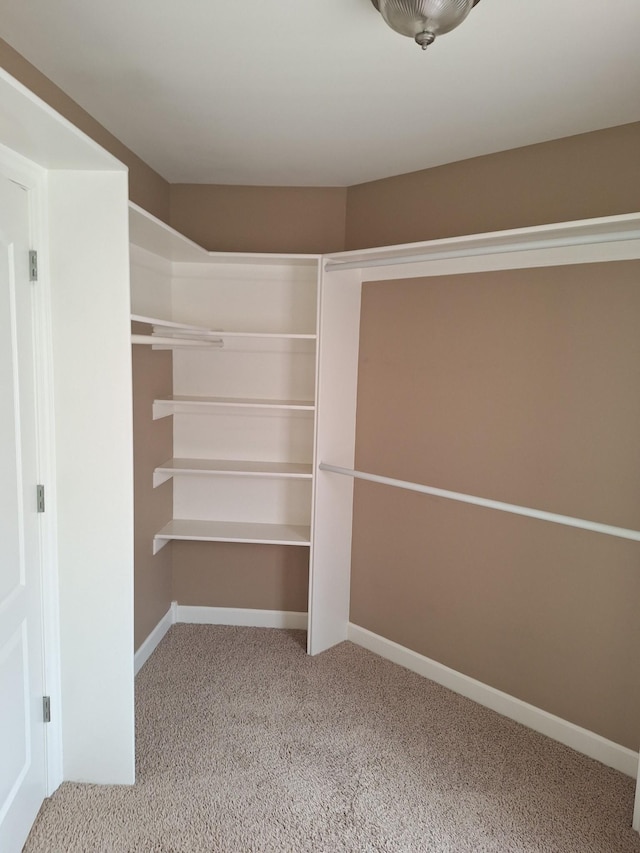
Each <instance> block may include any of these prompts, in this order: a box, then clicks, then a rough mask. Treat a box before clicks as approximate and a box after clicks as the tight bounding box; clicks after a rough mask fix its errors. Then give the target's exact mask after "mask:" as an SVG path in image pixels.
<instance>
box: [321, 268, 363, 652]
mask: <svg viewBox="0 0 640 853" xmlns="http://www.w3.org/2000/svg"><path fill="white" fill-rule="evenodd" d="M361 291H362V284H361V279H360V275H359V272H358V271H346V272H340V273H332V274H331V275H325V274H323V275H322V282H321V290H320V312H319V313H320V331H319V350H318V395H317V401H316V402H317V419H316V450H315V458H316V460H317V462H319V461H320V460H323V459H341V460H342V463H340V464H343V465H347V464H348V465H351V466H352V467H353V463H354V458H355V434H356V399H357V384H358V348H359V338H360V297H361ZM349 480H350V478H348V477H335V476H333V477H332V476H331V475H330V474H327V473H326V472H323V471H317V470H316V479H315V494H314V507H313V520H312V530H313V536H312V544H311V563H310V565H311V569H310V577H309V602H310V607H309V630H308V638H307V648H308V651H309V653H310V654H318V653H319V652H322V651H325V649H328V648H330V647H331V646H334V645H336V644H337V643H340V642H342V641H343V640H346V639H347V628H348V623H349V595H350V580H351V526H352V518H353V481H351V482H349ZM345 481H347V482H345Z"/></svg>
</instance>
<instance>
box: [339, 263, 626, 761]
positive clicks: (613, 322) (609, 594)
mask: <svg viewBox="0 0 640 853" xmlns="http://www.w3.org/2000/svg"><path fill="white" fill-rule="evenodd" d="M639 280H640V262H624V263H610V264H592V265H584V266H571V267H560V268H555V269H553V268H550V269H536V270H519V271H501V272H494V273H481V274H476V275H464V276H452V277H443V278H433V279H418V280H409V281H406V282H394V283H393V285H389V284H387V283H368V284H365V285H364V287H363V302H362V315H361V348H360V365H359V386H358V412H357V440H356V448H357V450H356V467H357V468H359V469H361V470H365V471H371V472H374V473H379V474H384V475H387V476H391V477H396V478H400V479H408V480H412V481H415V482H420V483H426V484H429V485H434V486H440V487H442V488H445V489H451V490H454V491H461V492H466V493H470V494H476V495H480V496H483V497H492V498H496V499H499V500H504V501H508V502H512V503H518V504H523V505H525V506H532V507H536V508H540V509H546V510H551V511H554V512H559V513H565V514H569V515H575V516H579V517H584V518H590V519H593V520H596V521H604V522H608V523H611V524H617V525H621V526H625V527H632V528H635V529H639V526H640V479H638V476H637V472H638V470H640V444H639V443H638V440H637V437H638V434H640V394H639V393H638V387H639V385H638V379H639V374H638V370H639V368H638V365H640V338H639V336H638V334H637V330H638V328H639V326H640V289H639V288H638V281H639ZM381 340H383V341H385V342H386V345H385V346H380V341H381ZM354 511H355V520H354V541H353V576H352V599H351V619H352V621H353V622H355V623H356V624H358V625H361V626H363V627H365V628H368V629H370V630H372V631H374V632H376V633H379V634H381V635H383V636H385V637H388V638H389V639H391V640H394V641H396V642H398V643H401V644H402V645H405V646H407V647H409V648H411V649H414V650H416V651H418V652H420V653H422V654H425V655H427V656H428V657H431V658H434V659H436V660H438V661H440V662H441V663H444V664H446V665H448V666H451V667H453V668H454V669H456V670H459V671H460V672H463V673H466V674H468V675H470V676H472V677H474V678H477V679H479V680H481V681H483V682H485V683H487V684H490V685H492V686H494V687H496V688H498V689H500V690H504V691H506V692H507V693H510V694H512V695H514V696H517V697H519V698H521V699H523V700H525V701H527V702H531V703H532V704H534V705H536V706H538V707H541V708H544V709H545V710H547V711H549V712H551V713H554V714H558V715H559V716H561V717H563V718H565V719H567V720H570V721H572V722H574V723H576V724H578V725H581V726H584V727H586V728H587V729H591V730H592V731H595V732H598V733H600V734H602V735H603V736H604V737H607V738H610V739H612V740H613V741H615V742H618V743H621V744H624V745H625V746H627V747H630V748H632V749H637V748H638V745H639V743H640V726H639V725H638V720H639V719H640V659H639V658H638V655H637V649H638V647H639V643H640V623H639V622H638V619H637V607H636V602H637V601H638V598H639V596H640V571H639V564H640V545H639V544H638V543H633V542H626V541H621V540H616V539H613V538H611V537H606V536H603V535H598V534H593V533H587V532H584V531H576V530H570V529H566V528H562V527H559V526H557V525H554V524H550V523H546V522H540V521H536V520H531V519H523V518H518V517H516V516H510V515H505V514H503V513H498V512H496V511H491V510H485V509H480V508H476V507H471V506H465V505H461V504H455V503H452V502H448V501H443V500H438V499H434V498H430V497H426V496H422V495H417V494H413V493H405V492H402V491H399V490H396V489H391V488H389V487H385V486H380V485H371V484H363V483H358V484H357V488H356V495H355V501H354Z"/></svg>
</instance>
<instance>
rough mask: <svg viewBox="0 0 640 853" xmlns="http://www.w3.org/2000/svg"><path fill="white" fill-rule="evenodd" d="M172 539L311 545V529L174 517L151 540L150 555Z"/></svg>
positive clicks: (298, 525) (284, 525)
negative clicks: (151, 551) (151, 549)
mask: <svg viewBox="0 0 640 853" xmlns="http://www.w3.org/2000/svg"><path fill="white" fill-rule="evenodd" d="M172 539H182V540H189V541H195V542H239V543H241V542H245V543H252V544H262V545H302V546H309V545H311V529H310V528H309V527H307V526H305V525H301V524H253V523H251V522H245V521H199V520H195V519H185V518H176V519H174V520H173V521H170V522H169V523H168V524H165V526H164V527H163V528H162V530H160V531H159V532H158V533H156V535H155V536H154V539H153V553H154V554H157V552H158V551H159V550H160V548H162V547H163V546H164V545H166V544H167V542H169V541H171V540H172Z"/></svg>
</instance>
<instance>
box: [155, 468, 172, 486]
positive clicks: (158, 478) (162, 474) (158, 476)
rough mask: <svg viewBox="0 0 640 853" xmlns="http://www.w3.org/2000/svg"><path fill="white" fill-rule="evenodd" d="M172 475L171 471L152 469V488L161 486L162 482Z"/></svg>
mask: <svg viewBox="0 0 640 853" xmlns="http://www.w3.org/2000/svg"><path fill="white" fill-rule="evenodd" d="M172 477H173V473H170V474H169V473H167V471H154V472H153V488H154V489H157V488H158V486H161V485H162V484H163V483H166V482H167V480H170V479H171V478H172Z"/></svg>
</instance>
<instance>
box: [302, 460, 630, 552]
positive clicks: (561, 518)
mask: <svg viewBox="0 0 640 853" xmlns="http://www.w3.org/2000/svg"><path fill="white" fill-rule="evenodd" d="M319 468H320V470H321V471H330V472H332V473H333V474H345V475H346V476H348V477H354V478H355V479H357V480H369V481H370V482H372V483H382V484H383V485H386V486H395V487H396V488H399V489H408V490H409V491H412V492H421V493H422V494H424V495H432V496H433V497H436V498H446V499H447V500H451V501H459V502H461V503H467V504H474V506H483V507H486V508H487V509H497V510H500V511H501V512H510V513H513V514H514V515H524V516H527V517H528V518H538V519H540V520H541V521H552V522H554V523H555V524H564V525H565V526H566V527H579V528H581V529H582V530H591V531H592V532H594V533H604V534H606V535H607V536H616V537H618V539H631V540H633V541H634V542H640V531H639V530H629V529H628V528H626V527H615V526H614V525H612V524H600V523H599V522H597V521H587V519H584V518H573V516H570V515H559V514H558V513H556V512H545V510H541V509H531V508H530V507H526V506H518V505H517V504H509V503H504V501H494V500H490V499H489V498H480V497H477V496H476V495H466V494H464V493H462V492H450V491H447V490H446V489H437V488H435V487H434V486H423V485H422V484H421V483H411V482H409V481H408V480H395V479H394V478H393V477H382V476H380V475H379V474H367V473H365V472H364V471H354V470H353V469H352V468H341V467H340V466H339V465H328V464H327V463H326V462H321V463H320V465H319Z"/></svg>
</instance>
